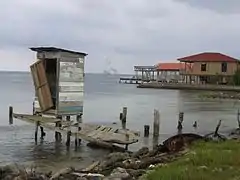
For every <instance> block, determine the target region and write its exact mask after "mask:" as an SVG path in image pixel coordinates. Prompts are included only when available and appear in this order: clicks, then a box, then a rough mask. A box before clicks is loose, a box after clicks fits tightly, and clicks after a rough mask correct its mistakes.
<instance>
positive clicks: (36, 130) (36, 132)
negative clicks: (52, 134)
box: [35, 121, 40, 142]
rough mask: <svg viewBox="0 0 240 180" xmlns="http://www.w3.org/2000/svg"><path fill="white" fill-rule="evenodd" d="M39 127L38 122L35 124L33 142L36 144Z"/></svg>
mask: <svg viewBox="0 0 240 180" xmlns="http://www.w3.org/2000/svg"><path fill="white" fill-rule="evenodd" d="M39 125H40V122H39V121H38V122H36V129H35V142H37V139H38V127H39Z"/></svg>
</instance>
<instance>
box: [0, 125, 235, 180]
mask: <svg viewBox="0 0 240 180" xmlns="http://www.w3.org/2000/svg"><path fill="white" fill-rule="evenodd" d="M220 124H221V123H219V124H218V126H217V128H216V130H215V132H214V133H211V134H208V135H206V136H201V135H197V134H192V133H184V134H178V135H175V136H172V137H170V138H169V139H167V140H165V141H164V142H163V143H162V144H159V145H157V146H156V147H154V148H153V150H150V149H149V148H147V147H143V148H141V149H139V150H138V151H137V152H133V153H132V152H113V153H110V154H108V155H107V156H106V157H104V158H103V159H102V160H100V161H96V162H94V163H93V164H91V165H90V166H88V167H86V168H84V169H77V168H73V167H68V168H65V169H62V170H60V171H58V172H56V173H52V172H49V173H41V172H38V171H37V169H36V168H24V167H22V166H18V165H14V166H5V167H0V179H1V180H131V179H139V178H141V177H142V175H144V174H146V172H147V171H149V170H151V169H153V168H154V167H156V166H165V165H166V164H167V163H169V162H172V161H175V160H177V159H178V158H180V157H182V156H184V155H185V154H186V153H188V147H189V145H190V144H191V143H192V142H194V141H197V140H214V141H219V140H220V141H222V140H226V139H227V138H225V137H223V136H222V135H219V134H218V129H219V126H220ZM239 132H240V131H239V130H237V131H234V134H238V135H239ZM231 139H232V138H231Z"/></svg>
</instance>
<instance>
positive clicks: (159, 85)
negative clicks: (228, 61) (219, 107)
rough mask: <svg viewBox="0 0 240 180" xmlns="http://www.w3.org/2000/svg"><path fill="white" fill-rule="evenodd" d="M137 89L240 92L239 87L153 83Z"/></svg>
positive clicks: (140, 85)
mask: <svg viewBox="0 0 240 180" xmlns="http://www.w3.org/2000/svg"><path fill="white" fill-rule="evenodd" d="M137 88H152V89H180V90H203V91H229V92H240V87H238V86H228V85H210V84H202V85H200V84H184V83H158V82H151V83H144V84H139V85H138V86H137Z"/></svg>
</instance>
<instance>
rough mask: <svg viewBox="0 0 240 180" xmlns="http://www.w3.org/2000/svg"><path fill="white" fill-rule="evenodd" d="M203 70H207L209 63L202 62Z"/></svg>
mask: <svg viewBox="0 0 240 180" xmlns="http://www.w3.org/2000/svg"><path fill="white" fill-rule="evenodd" d="M201 71H207V64H206V63H203V64H201Z"/></svg>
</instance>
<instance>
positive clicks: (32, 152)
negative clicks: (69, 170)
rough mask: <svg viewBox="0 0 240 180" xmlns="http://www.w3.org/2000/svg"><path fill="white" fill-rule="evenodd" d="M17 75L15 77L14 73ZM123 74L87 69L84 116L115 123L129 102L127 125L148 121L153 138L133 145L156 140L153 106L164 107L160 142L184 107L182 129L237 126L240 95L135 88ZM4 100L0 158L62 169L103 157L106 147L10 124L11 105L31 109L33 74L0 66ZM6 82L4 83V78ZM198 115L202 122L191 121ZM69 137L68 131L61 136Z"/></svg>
mask: <svg viewBox="0 0 240 180" xmlns="http://www.w3.org/2000/svg"><path fill="white" fill-rule="evenodd" d="M15 78H17V83H16V79H15ZM118 78H119V76H117V75H115V76H110V75H92V74H87V75H86V85H85V92H86V93H85V97H84V117H83V118H84V119H83V121H84V122H89V123H100V124H101V123H103V124H112V123H113V122H116V123H117V124H118V125H119V126H120V122H119V113H120V111H122V107H124V106H127V107H128V114H127V127H128V128H130V129H134V130H139V131H140V132H141V133H143V129H144V125H150V136H149V138H142V139H140V142H139V143H138V144H134V145H131V146H129V148H130V150H137V149H138V148H139V147H140V146H142V145H144V146H152V145H153V142H154V143H155V144H156V142H157V141H156V140H154V139H152V134H151V132H152V129H153V126H152V125H153V110H154V109H158V110H159V112H160V136H159V139H158V141H159V142H161V141H163V140H165V139H166V138H168V137H170V136H171V135H174V134H177V133H178V132H177V122H178V113H179V112H184V121H183V130H182V131H183V132H195V133H200V134H205V133H208V132H211V131H213V130H214V129H215V127H216V125H217V123H218V121H219V120H220V119H221V120H222V126H221V128H220V131H221V132H223V131H228V130H230V129H233V128H235V127H236V126H237V109H238V108H239V101H232V100H231V101H228V100H216V99H215V100H205V99H201V98H199V94H201V92H198V91H177V90H156V89H137V88H136V87H135V86H134V85H125V84H118ZM0 81H1V82H2V83H3V86H2V87H3V88H1V95H2V99H1V100H2V101H1V104H0V111H1V113H0V164H6V163H13V162H16V163H21V164H34V165H37V166H39V167H40V168H41V169H42V170H46V171H48V170H51V169H53V170H54V169H59V168H62V167H64V166H70V165H71V166H77V167H81V166H84V165H86V164H89V163H91V162H92V161H93V160H96V159H99V158H102V157H103V156H104V154H107V153H108V152H107V151H104V150H93V149H91V148H89V147H87V146H86V142H83V145H82V146H80V147H79V148H78V149H77V150H75V149H74V141H72V144H71V150H70V151H66V146H65V139H63V141H62V143H55V141H54V139H55V138H54V133H53V132H49V131H46V133H47V135H46V137H45V139H44V141H42V142H41V141H40V140H39V142H38V144H37V145H35V143H34V129H35V127H34V126H31V125H27V124H25V123H23V122H21V121H18V120H15V121H14V125H13V126H9V125H8V106H9V105H12V106H13V107H14V110H15V112H21V113H31V111H32V100H33V94H34V93H33V88H32V82H31V76H30V74H27V73H26V74H22V73H20V74H17V75H12V74H10V75H9V74H8V73H5V74H4V73H3V74H2V73H1V72H0ZM4 83H5V84H4ZM195 121H197V124H198V127H197V128H194V127H193V123H194V122H195ZM63 138H65V137H63Z"/></svg>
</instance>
